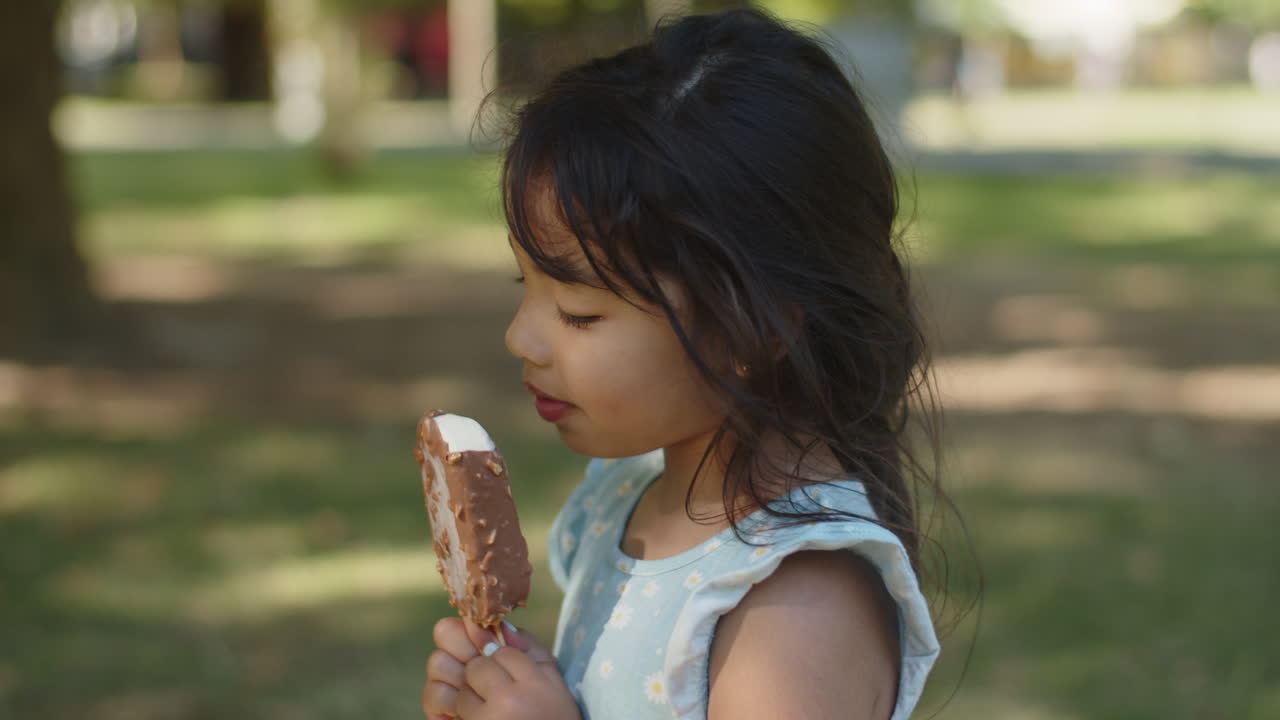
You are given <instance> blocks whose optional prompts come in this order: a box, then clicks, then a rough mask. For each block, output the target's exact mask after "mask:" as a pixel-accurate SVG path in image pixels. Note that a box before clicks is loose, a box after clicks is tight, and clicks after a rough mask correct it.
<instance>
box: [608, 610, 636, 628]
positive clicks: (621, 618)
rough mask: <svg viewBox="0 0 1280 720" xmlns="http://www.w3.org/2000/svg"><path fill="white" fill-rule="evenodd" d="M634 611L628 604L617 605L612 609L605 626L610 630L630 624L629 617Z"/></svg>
mask: <svg viewBox="0 0 1280 720" xmlns="http://www.w3.org/2000/svg"><path fill="white" fill-rule="evenodd" d="M635 612H636V611H635V609H634V608H632V607H631V606H630V605H619V606H618V607H616V608H614V609H613V615H611V616H609V622H607V623H605V627H607V628H609V629H610V630H621V629H623V628H625V627H626V626H628V625H630V624H631V618H632V616H633V615H635Z"/></svg>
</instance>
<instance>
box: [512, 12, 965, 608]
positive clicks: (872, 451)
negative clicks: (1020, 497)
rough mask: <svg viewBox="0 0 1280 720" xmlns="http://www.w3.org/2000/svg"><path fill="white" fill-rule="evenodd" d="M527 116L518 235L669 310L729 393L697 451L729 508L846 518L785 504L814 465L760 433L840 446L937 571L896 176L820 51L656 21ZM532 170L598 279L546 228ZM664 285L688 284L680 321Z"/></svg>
mask: <svg viewBox="0 0 1280 720" xmlns="http://www.w3.org/2000/svg"><path fill="white" fill-rule="evenodd" d="M511 127H512V134H511V137H510V138H509V142H508V145H507V149H506V154H505V158H504V163H503V174H502V183H501V184H502V195H503V203H504V208H505V212H506V216H507V224H508V226H509V228H510V231H511V235H512V237H513V239H514V241H515V242H517V243H519V245H520V247H521V248H523V249H524V251H525V252H526V253H528V255H529V257H530V258H531V259H532V261H533V262H534V263H535V264H536V266H537V267H538V268H539V269H540V270H541V271H543V272H545V273H546V274H547V275H549V276H551V277H553V278H556V279H557V280H561V281H564V282H570V283H573V282H593V283H594V282H600V283H603V284H604V286H606V287H608V288H609V289H610V290H612V291H613V292H615V293H617V294H619V295H620V296H622V297H624V298H627V299H628V300H630V301H632V302H633V303H635V304H637V305H638V306H641V305H642V306H647V307H650V308H658V309H660V311H661V312H663V313H665V315H666V317H667V319H668V320H669V321H670V323H671V326H672V327H673V328H674V330H675V332H676V334H677V336H678V337H679V339H680V341H681V342H682V343H683V345H684V348H685V350H686V351H687V352H688V354H689V357H690V358H691V359H692V361H693V362H694V364H695V365H696V367H697V368H698V369H699V371H700V372H701V373H702V375H703V376H704V377H705V379H706V381H707V382H708V383H709V384H710V385H711V386H712V387H713V388H715V389H716V390H717V391H718V392H719V393H720V394H721V395H722V396H723V397H724V398H725V400H726V402H727V404H728V405H729V408H730V410H729V412H728V415H727V417H726V419H725V420H724V423H723V425H722V426H721V428H720V429H719V432H718V433H717V435H716V438H715V440H714V441H713V442H712V444H711V447H710V448H708V451H707V455H705V456H704V457H703V466H705V465H706V461H707V459H708V458H709V457H711V453H712V452H715V451H716V450H717V448H720V447H722V446H723V447H727V448H731V451H730V452H728V453H727V455H728V457H727V460H726V467H727V472H726V474H725V482H724V502H725V516H727V517H729V518H730V519H731V521H734V520H732V519H733V518H734V517H735V509H736V507H737V505H736V503H737V502H738V500H739V499H740V498H744V497H745V498H751V499H752V500H753V501H755V504H756V505H759V506H763V507H765V508H766V509H767V511H768V512H770V513H772V514H773V515H775V516H780V517H783V518H787V519H789V520H793V521H797V522H807V521H819V522H821V521H827V520H832V519H836V518H838V517H840V515H841V514H840V513H831V512H826V513H823V512H809V511H807V510H806V509H804V508H801V507H798V506H794V505H793V506H791V507H785V506H784V507H780V506H779V505H778V504H777V503H774V504H773V505H770V504H769V503H770V501H771V499H773V498H776V497H777V496H778V491H779V490H782V491H787V490H790V489H791V488H787V487H783V488H778V487H776V481H775V478H777V477H779V476H781V477H784V478H790V480H789V481H788V482H791V483H793V484H799V483H801V482H802V480H801V479H800V478H798V477H796V476H797V474H798V473H797V472H796V470H797V469H798V467H799V464H797V466H796V467H795V468H776V467H771V461H770V459H769V457H767V456H766V454H765V453H764V452H762V448H764V447H765V442H764V440H765V439H766V438H778V437H780V438H784V439H785V440H786V441H787V442H789V443H790V444H791V445H792V446H793V447H794V448H795V449H797V450H798V451H799V452H798V455H799V456H800V457H801V458H803V457H804V456H805V455H806V454H807V453H809V452H812V451H813V450H815V449H817V448H821V447H825V448H829V450H830V452H831V453H832V454H834V456H835V458H836V459H838V461H839V462H840V464H841V465H842V466H843V468H844V470H846V471H847V472H848V473H850V474H851V475H853V476H855V477H856V478H857V479H859V480H860V481H861V482H862V483H863V484H864V487H865V488H866V490H867V493H868V496H869V499H870V501H871V503H872V507H873V508H874V509H875V512H876V515H877V517H876V518H869V519H871V520H873V521H874V522H877V523H879V524H881V525H883V526H885V527H887V528H889V529H890V530H892V531H893V532H894V533H896V534H897V535H898V537H899V538H900V539H901V540H902V542H903V544H904V545H905V547H906V548H907V551H908V554H909V555H910V557H911V561H912V563H913V564H914V565H915V566H916V569H917V571H918V572H919V571H921V569H922V568H921V567H920V562H921V560H920V553H921V544H922V542H923V541H925V540H926V539H927V536H926V535H925V533H923V532H922V529H921V524H920V522H919V521H920V515H921V512H922V509H921V506H920V503H921V501H922V500H923V499H925V498H928V503H929V508H930V509H933V510H936V509H937V508H938V507H940V505H939V503H938V500H939V499H941V500H943V501H944V504H945V506H946V507H951V506H950V503H949V501H946V496H945V495H944V494H943V493H942V492H941V489H940V487H939V483H938V479H939V474H940V473H939V467H940V465H939V463H938V457H939V453H938V449H939V442H938V440H939V427H938V425H939V423H938V420H939V418H940V411H939V408H938V406H937V403H936V402H935V400H934V398H935V394H934V392H933V391H932V382H931V373H930V370H929V367H930V365H929V356H928V353H927V349H926V343H925V334H924V333H923V332H922V324H921V321H920V317H919V314H918V312H917V309H916V304H915V301H914V299H913V294H912V291H911V287H910V284H909V282H908V273H907V270H906V267H905V266H904V263H903V262H902V259H901V252H902V247H901V245H902V243H901V232H900V228H899V227H898V226H897V225H896V223H897V220H898V185H897V182H896V180H895V177H894V170H893V167H892V165H891V163H890V161H889V158H888V157H887V156H886V153H885V150H884V148H883V147H882V145H881V142H880V139H879V137H878V135H877V132H876V128H875V127H874V126H873V124H872V121H871V118H870V117H869V115H868V112H867V109H866V106H865V105H864V102H863V101H862V99H861V98H860V96H859V93H858V92H857V90H855V88H854V87H853V85H852V84H851V83H850V82H849V80H848V78H847V76H846V74H845V72H843V71H842V70H841V68H840V66H839V65H838V63H837V62H836V61H835V60H834V59H833V57H832V55H831V54H830V53H829V52H828V51H827V50H825V49H824V47H823V46H822V44H821V43H820V42H819V41H818V40H815V39H814V38H813V37H810V36H807V35H805V34H803V33H801V32H798V31H796V30H794V29H792V28H790V27H788V26H786V25H785V24H783V23H782V22H780V21H778V20H777V19H775V18H774V17H772V16H770V15H768V14H767V13H764V12H761V11H759V10H751V9H740V10H731V11H726V12H722V13H718V14H714V15H701V16H689V17H685V18H681V19H677V20H672V21H669V22H664V23H660V24H659V26H658V27H657V28H656V29H655V31H654V33H653V36H652V38H651V39H650V40H649V41H648V42H645V43H643V44H641V45H637V46H635V47H631V48H628V49H626V50H623V51H621V52H619V53H618V54H616V55H613V56H611V57H605V58H600V59H596V60H592V61H589V62H586V63H584V64H582V65H579V66H577V67H573V68H571V69H568V70H566V71H564V72H562V73H561V74H560V75H558V76H557V77H555V78H554V79H553V80H552V81H551V82H550V84H549V85H548V86H547V87H546V88H545V89H543V90H542V91H541V92H539V93H537V94H535V95H534V96H532V97H531V98H530V99H528V100H526V101H525V102H524V103H523V104H522V105H520V106H519V107H518V108H517V109H516V113H515V116H514V123H513V124H512V126H511ZM538 183H549V185H550V188H551V190H552V191H553V193H554V196H555V198H556V201H557V204H558V211H559V213H560V216H561V220H562V221H563V222H564V223H565V225H566V226H567V227H568V228H569V230H570V231H572V233H573V234H574V236H576V238H577V239H578V242H579V244H580V245H581V249H582V252H583V253H584V254H585V256H586V258H587V261H588V262H589V263H590V265H591V267H592V269H593V270H594V271H595V274H596V276H597V278H598V279H599V280H598V281H597V280H594V279H593V280H586V279H584V278H583V277H582V276H581V274H580V273H578V272H577V271H576V269H575V268H574V267H572V266H570V265H568V264H567V263H566V262H565V260H564V259H563V253H560V252H557V251H556V249H555V248H552V247H548V246H546V245H544V243H543V242H541V241H540V239H539V234H538V232H537V227H536V223H535V222H534V207H533V206H534V203H535V201H536V197H535V192H536V188H537V186H538ZM660 278H661V279H668V280H674V281H675V282H676V283H677V284H678V286H679V287H680V288H681V289H682V291H683V297H684V303H685V304H684V305H683V306H682V307H681V308H680V311H679V312H677V309H676V308H674V307H673V306H672V304H671V302H670V300H669V299H668V298H667V297H666V296H665V295H664V293H663V292H662V290H661V288H660V285H659V279H660ZM725 358H728V359H729V360H730V362H729V363H728V364H727V365H726V363H725V362H724V359H725ZM733 367H737V368H739V370H740V372H739V373H735V372H732V368H733ZM740 375H745V377H741V376H740ZM911 428H918V431H917V430H911ZM726 438H732V440H733V442H731V443H728V444H727V445H724V444H723V441H724V440H725V439H726ZM922 440H923V443H922V442H921V441H922ZM922 444H923V445H924V447H923V448H920V449H919V450H917V449H916V448H917V447H919V446H920V445H922ZM687 507H688V505H687ZM808 509H809V510H811V509H812V507H811V506H810V507H809V508H808ZM951 509H952V510H954V508H953V507H952V508H951ZM692 516H693V515H692V512H691V517H692ZM722 517H723V516H722ZM695 519H705V518H695ZM734 522H735V527H737V524H736V521H734ZM936 579H937V578H935V580H936ZM942 584H943V585H945V581H942Z"/></svg>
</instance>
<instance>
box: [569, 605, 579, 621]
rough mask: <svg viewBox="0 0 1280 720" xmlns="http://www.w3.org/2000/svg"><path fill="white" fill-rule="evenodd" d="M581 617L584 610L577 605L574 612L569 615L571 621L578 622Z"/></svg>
mask: <svg viewBox="0 0 1280 720" xmlns="http://www.w3.org/2000/svg"><path fill="white" fill-rule="evenodd" d="M580 615H582V608H580V607H578V606H577V605H574V606H573V610H572V611H571V612H570V613H569V619H570V620H577V619H578V616H580Z"/></svg>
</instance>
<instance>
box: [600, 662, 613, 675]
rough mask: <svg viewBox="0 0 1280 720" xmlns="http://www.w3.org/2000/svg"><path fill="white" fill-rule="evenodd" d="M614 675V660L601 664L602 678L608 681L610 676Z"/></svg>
mask: <svg viewBox="0 0 1280 720" xmlns="http://www.w3.org/2000/svg"><path fill="white" fill-rule="evenodd" d="M612 674H613V661H612V660H605V661H604V662H602V663H600V677H602V678H604V679H605V680H608V679H609V676H610V675H612Z"/></svg>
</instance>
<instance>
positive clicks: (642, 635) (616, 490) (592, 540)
mask: <svg viewBox="0 0 1280 720" xmlns="http://www.w3.org/2000/svg"><path fill="white" fill-rule="evenodd" d="M662 464H663V460H662V451H660V450H656V451H654V452H651V453H648V454H645V455H639V456H636V457H633V458H626V459H622V460H616V461H614V460H592V461H591V462H590V463H589V464H588V465H587V472H586V477H585V478H584V479H583V481H582V483H581V484H580V485H579V486H578V488H577V489H576V490H575V491H574V492H573V494H572V495H571V496H570V498H569V500H568V502H567V503H566V504H565V506H564V508H562V509H561V511H560V514H559V515H558V516H557V517H556V519H555V522H554V523H553V524H552V526H551V538H550V541H551V542H550V553H549V555H550V561H551V573H552V575H553V577H554V578H555V581H556V583H557V584H558V585H559V586H560V588H561V589H562V590H564V592H565V599H564V604H563V606H562V607H561V610H560V620H559V625H558V627H557V629H556V639H555V655H556V659H557V661H558V663H559V665H560V671H561V672H562V673H563V674H564V678H565V681H566V682H567V683H568V685H569V687H570V689H571V690H572V691H573V693H574V696H575V698H576V699H577V700H578V704H579V706H580V707H581V708H582V710H583V716H584V718H585V719H589V718H594V719H595V720H616V719H618V718H627V719H628V720H643V719H647V718H664V719H667V720H670V718H680V719H681V720H685V719H690V720H691V719H694V718H698V719H701V718H705V717H706V715H707V697H708V659H709V657H710V652H711V640H712V636H713V634H714V633H715V627H716V621H717V620H718V619H719V618H720V616H721V615H723V614H725V613H726V612H728V611H729V610H732V609H733V608H734V607H735V606H736V605H737V604H738V602H739V601H741V600H742V598H743V597H744V596H745V595H746V593H747V591H748V590H750V589H751V586H752V585H754V584H755V583H758V582H760V581H761V580H764V579H765V578H766V577H768V576H769V574H770V573H772V572H773V571H774V570H775V569H777V567H778V565H779V563H781V562H782V560H783V558H785V557H786V556H788V555H790V554H792V553H795V552H799V551H801V550H836V549H842V548H844V549H848V550H851V551H853V552H856V553H858V554H859V555H862V556H863V557H865V558H867V559H868V560H869V561H871V563H872V564H873V565H874V566H875V567H876V568H877V569H878V570H879V571H880V575H881V577H882V578H883V580H884V582H885V586H886V587H887V588H888V590H889V593H890V595H892V596H893V599H894V601H895V602H896V603H897V608H898V628H899V637H900V642H901V644H900V647H901V648H902V667H901V672H900V676H899V677H900V679H899V685H898V701H897V705H896V706H895V708H894V712H893V716H892V720H906V719H907V718H908V717H909V716H910V715H911V711H912V709H913V708H914V707H915V705H916V702H917V701H918V700H919V698H920V693H921V691H922V690H923V689H924V684H925V679H926V678H927V677H928V674H929V670H930V668H932V666H933V663H934V660H936V659H937V656H938V641H937V637H936V636H935V634H934V629H933V623H932V621H931V620H930V617H929V610H928V607H927V605H926V602H925V599H924V596H923V595H922V594H921V592H920V588H919V584H918V582H917V579H916V575H915V573H914V572H913V571H912V569H911V564H910V562H909V561H908V559H907V553H906V550H905V549H904V548H903V546H902V544H901V542H899V540H898V538H897V536H895V535H894V534H893V533H892V532H889V531H888V530H886V529H884V528H882V527H880V526H878V525H876V524H875V523H873V522H869V521H866V520H841V521H835V522H822V523H808V524H804V525H798V526H792V527H779V526H778V525H779V523H778V522H777V521H776V520H772V519H771V518H769V517H768V516H766V515H765V514H764V513H762V512H758V513H756V514H753V515H751V516H750V517H748V518H747V519H745V520H744V521H743V522H742V523H740V525H741V527H742V529H743V531H744V536H745V537H747V538H748V539H750V540H752V544H747V543H744V542H742V541H741V540H739V539H738V538H737V537H736V536H735V535H734V532H733V529H732V528H727V529H726V530H724V531H722V532H720V533H719V534H717V535H715V536H714V537H712V538H710V539H709V540H706V541H705V542H703V543H701V544H700V545H698V546H697V547H694V548H692V549H690V550H688V551H686V552H683V553H680V554H679V555H676V556H673V557H669V558H664V559H661V560H637V559H634V558H631V557H628V556H627V555H625V554H623V552H622V550H621V549H620V541H621V539H622V533H623V531H624V530H625V528H626V524H627V521H628V519H629V518H630V517H631V511H632V510H633V509H634V508H635V506H636V503H637V502H638V501H639V499H640V496H641V495H642V494H643V493H644V491H645V489H646V488H647V487H648V486H649V484H650V483H651V482H653V481H654V480H655V479H656V478H657V477H658V476H659V475H660V474H661V473H662ZM790 499H791V500H792V501H794V502H795V503H796V506H797V507H798V508H802V509H804V508H808V509H817V508H818V507H820V506H821V507H835V508H839V509H841V510H847V511H850V512H853V513H856V514H858V515H861V516H863V517H875V513H874V511H873V510H872V508H871V505H870V503H869V502H868V500H867V497H866V492H865V490H864V489H863V486H862V484H861V483H859V482H857V481H853V480H848V481H841V482H835V483H829V484H825V485H820V486H811V487H809V488H807V489H802V490H797V491H795V492H794V493H793V494H792V496H791V498H790Z"/></svg>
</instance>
